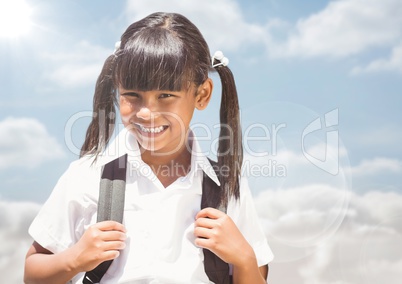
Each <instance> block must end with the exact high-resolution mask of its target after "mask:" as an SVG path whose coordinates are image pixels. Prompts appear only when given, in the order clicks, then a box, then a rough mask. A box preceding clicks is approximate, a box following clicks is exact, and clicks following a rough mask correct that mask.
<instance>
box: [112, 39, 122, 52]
mask: <svg viewBox="0 0 402 284" xmlns="http://www.w3.org/2000/svg"><path fill="white" fill-rule="evenodd" d="M120 45H121V41H117V42H116V43H115V44H114V51H113V54H114V55H116V52H117V51H118V50H119V49H120Z"/></svg>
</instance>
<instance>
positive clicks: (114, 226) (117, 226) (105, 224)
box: [95, 221, 126, 233]
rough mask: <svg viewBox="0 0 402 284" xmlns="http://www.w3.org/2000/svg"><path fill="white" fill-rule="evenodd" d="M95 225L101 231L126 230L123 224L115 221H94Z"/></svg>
mask: <svg viewBox="0 0 402 284" xmlns="http://www.w3.org/2000/svg"><path fill="white" fill-rule="evenodd" d="M95 226H96V227H97V228H98V229H99V230H101V231H112V230H114V231H120V232H124V233H125V232H126V228H125V227H124V226H123V224H121V223H119V222H116V221H102V222H99V223H96V224H95Z"/></svg>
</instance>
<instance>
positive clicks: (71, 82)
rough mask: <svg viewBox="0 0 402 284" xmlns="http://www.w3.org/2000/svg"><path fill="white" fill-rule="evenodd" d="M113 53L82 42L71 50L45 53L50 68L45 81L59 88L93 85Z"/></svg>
mask: <svg viewBox="0 0 402 284" xmlns="http://www.w3.org/2000/svg"><path fill="white" fill-rule="evenodd" d="M112 52H113V46H112V45H111V47H110V49H107V48H103V47H101V46H97V45H94V44H91V43H89V42H87V41H81V42H79V43H77V44H76V45H75V46H72V47H71V49H68V50H63V51H60V52H58V53H50V52H47V53H43V54H42V57H43V58H44V59H45V60H46V61H47V62H49V63H51V64H50V65H51V66H50V67H48V70H47V71H46V72H45V74H44V79H45V80H50V81H51V82H53V83H55V84H56V85H57V86H58V87H67V88H74V87H81V86H86V85H88V84H93V82H95V80H96V78H97V77H98V76H99V73H100V72H101V70H102V66H103V63H104V61H105V60H106V58H107V57H108V56H109V55H111V54H112Z"/></svg>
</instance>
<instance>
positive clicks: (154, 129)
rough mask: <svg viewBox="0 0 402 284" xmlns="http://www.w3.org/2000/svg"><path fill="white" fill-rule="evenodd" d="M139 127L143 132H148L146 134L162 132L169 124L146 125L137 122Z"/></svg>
mask: <svg viewBox="0 0 402 284" xmlns="http://www.w3.org/2000/svg"><path fill="white" fill-rule="evenodd" d="M135 126H136V127H137V129H139V130H140V131H141V132H143V133H146V134H160V133H162V132H164V131H165V130H166V129H167V128H168V127H169V126H167V125H161V126H158V127H145V126H143V125H141V124H135Z"/></svg>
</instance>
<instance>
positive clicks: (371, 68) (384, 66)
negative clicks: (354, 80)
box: [351, 43, 402, 75]
mask: <svg viewBox="0 0 402 284" xmlns="http://www.w3.org/2000/svg"><path fill="white" fill-rule="evenodd" d="M381 71H396V72H400V73H402V43H400V44H399V45H397V46H395V47H394V48H393V49H392V52H391V55H390V56H389V58H387V59H377V60H374V61H372V62H371V63H369V64H368V65H367V66H365V67H359V66H358V67H355V68H353V69H352V71H351V73H352V75H358V74H361V73H374V72H381Z"/></svg>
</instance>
